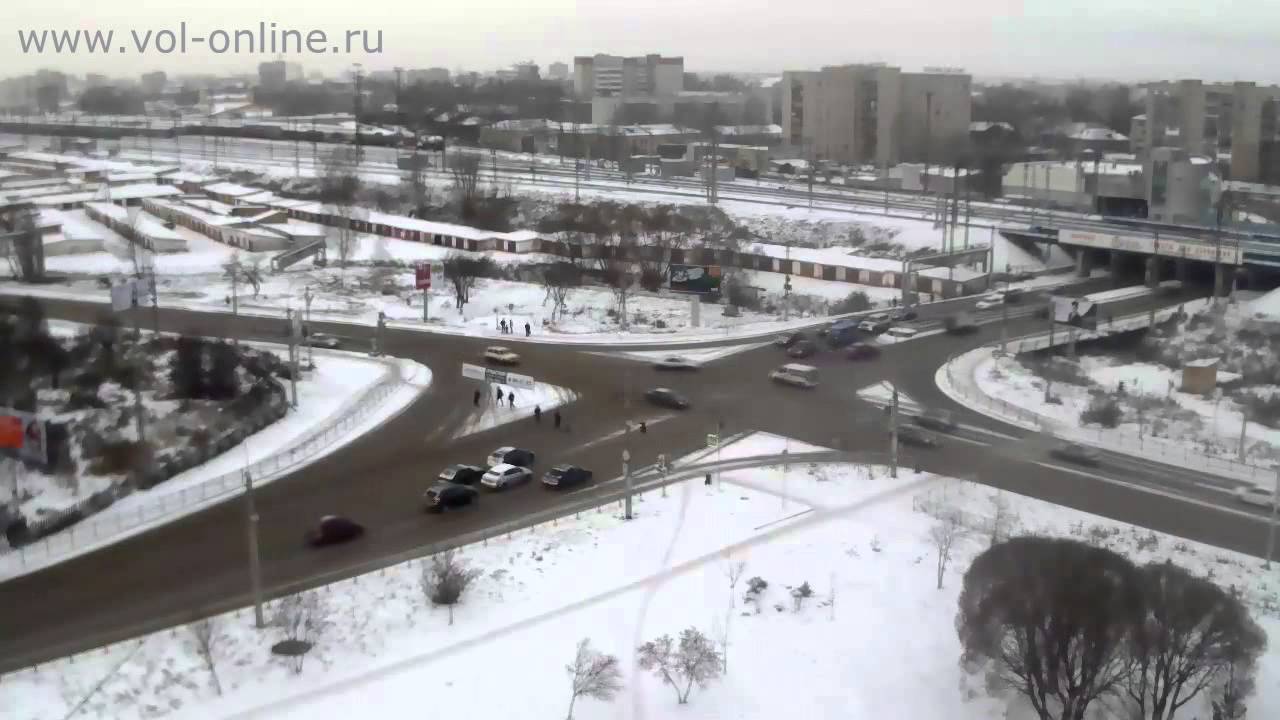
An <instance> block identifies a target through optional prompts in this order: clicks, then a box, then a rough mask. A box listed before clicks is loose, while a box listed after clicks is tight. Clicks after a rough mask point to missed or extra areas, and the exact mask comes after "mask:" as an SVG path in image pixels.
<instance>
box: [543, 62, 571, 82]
mask: <svg viewBox="0 0 1280 720" xmlns="http://www.w3.org/2000/svg"><path fill="white" fill-rule="evenodd" d="M547 77H549V78H551V79H552V80H567V79H569V64H568V63H562V62H553V63H551V64H550V65H548V66H547Z"/></svg>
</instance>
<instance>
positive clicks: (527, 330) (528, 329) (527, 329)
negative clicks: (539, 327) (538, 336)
mask: <svg viewBox="0 0 1280 720" xmlns="http://www.w3.org/2000/svg"><path fill="white" fill-rule="evenodd" d="M531 334H533V328H531V327H529V323H525V324H524V336H525V337H529V336H530V335H531Z"/></svg>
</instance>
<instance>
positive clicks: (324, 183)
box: [319, 145, 360, 282]
mask: <svg viewBox="0 0 1280 720" xmlns="http://www.w3.org/2000/svg"><path fill="white" fill-rule="evenodd" d="M359 167H360V158H359V155H358V154H357V152H356V149H355V148H353V147H351V146H348V145H340V146H338V147H337V148H335V149H334V150H333V152H331V153H330V154H329V155H328V157H326V158H325V161H324V165H323V166H322V167H321V169H320V178H319V179H320V202H321V203H324V204H325V205H326V206H328V208H329V209H330V210H331V211H332V212H333V214H335V215H337V216H338V221H337V222H338V224H337V227H336V228H335V233H336V237H335V240H336V243H337V250H338V265H339V267H340V268H344V273H343V274H344V275H345V268H346V265H347V261H348V260H349V259H350V257H351V249H352V247H353V246H354V244H355V233H354V232H353V230H352V223H353V222H354V220H355V219H356V218H357V216H358V215H359V213H358V212H357V208H356V202H357V198H359V196H360V176H359V175H358V169H359ZM341 281H345V277H340V282H341Z"/></svg>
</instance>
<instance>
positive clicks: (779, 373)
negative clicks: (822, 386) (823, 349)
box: [769, 363, 818, 388]
mask: <svg viewBox="0 0 1280 720" xmlns="http://www.w3.org/2000/svg"><path fill="white" fill-rule="evenodd" d="M769 378H770V379H771V380H773V381H774V382H780V383H783V384H784V385H794V386H796V387H802V388H814V387H817V386H818V368H816V367H814V366H812V365H799V364H796V363H789V364H787V365H783V366H782V367H780V368H778V369H777V370H774V371H773V372H771V373H769Z"/></svg>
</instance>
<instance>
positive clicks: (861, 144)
mask: <svg viewBox="0 0 1280 720" xmlns="http://www.w3.org/2000/svg"><path fill="white" fill-rule="evenodd" d="M782 82H783V88H782V111H783V112H782V128H783V141H784V142H785V143H786V144H788V145H790V146H791V147H792V148H794V149H795V150H796V151H798V152H800V153H803V154H804V155H806V156H812V157H813V158H814V159H817V160H832V161H836V162H840V163H848V164H860V165H876V166H878V167H886V166H889V165H895V164H897V163H899V162H925V163H929V162H932V163H938V162H944V161H946V159H947V157H948V155H947V149H948V147H949V146H950V145H952V144H954V143H955V142H961V141H963V140H964V139H965V138H967V137H968V134H969V122H970V119H971V118H972V107H973V105H972V100H971V96H970V91H971V86H972V79H971V77H970V76H969V75H967V74H965V73H963V72H960V71H958V70H954V69H947V68H937V69H934V68H927V69H925V71H924V72H919V73H909V72H902V70H901V69H900V68H897V67H892V66H888V65H884V64H864V65H837V66H828V67H824V68H822V69H821V70H808V71H788V72H785V73H783V78H782Z"/></svg>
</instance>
